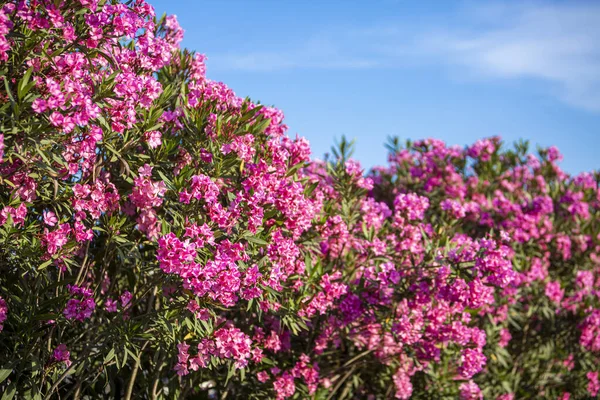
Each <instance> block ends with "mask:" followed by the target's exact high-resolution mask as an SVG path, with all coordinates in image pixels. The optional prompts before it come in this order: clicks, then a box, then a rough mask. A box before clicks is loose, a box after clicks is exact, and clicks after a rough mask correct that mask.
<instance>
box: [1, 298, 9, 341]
mask: <svg viewBox="0 0 600 400" xmlns="http://www.w3.org/2000/svg"><path fill="white" fill-rule="evenodd" d="M7 314H8V306H7V305H6V301H5V300H4V299H3V298H2V297H1V296H0V332H1V331H2V329H4V321H6V318H7Z"/></svg>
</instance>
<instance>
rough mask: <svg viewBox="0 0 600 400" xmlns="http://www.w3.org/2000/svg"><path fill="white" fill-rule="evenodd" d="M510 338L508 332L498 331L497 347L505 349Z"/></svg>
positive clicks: (503, 329) (504, 330)
mask: <svg viewBox="0 0 600 400" xmlns="http://www.w3.org/2000/svg"><path fill="white" fill-rule="evenodd" d="M511 338H512V336H511V334H510V331H509V330H508V329H506V328H502V330H501V331H500V340H499V341H498V346H500V347H506V345H507V344H508V342H510V339H511Z"/></svg>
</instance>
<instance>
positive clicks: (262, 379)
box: [256, 371, 269, 383]
mask: <svg viewBox="0 0 600 400" xmlns="http://www.w3.org/2000/svg"><path fill="white" fill-rule="evenodd" d="M256 379H258V381H259V382H262V383H265V382H266V381H268V380H269V374H268V373H267V372H266V371H260V372H259V373H257V374H256Z"/></svg>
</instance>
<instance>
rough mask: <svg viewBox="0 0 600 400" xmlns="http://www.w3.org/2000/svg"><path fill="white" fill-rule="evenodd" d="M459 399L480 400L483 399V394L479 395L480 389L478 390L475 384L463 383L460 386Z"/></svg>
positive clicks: (471, 382)
mask: <svg viewBox="0 0 600 400" xmlns="http://www.w3.org/2000/svg"><path fill="white" fill-rule="evenodd" d="M460 399H461V400H481V399H483V393H481V389H479V386H477V384H476V383H475V382H473V381H469V382H465V383H462V384H461V385H460Z"/></svg>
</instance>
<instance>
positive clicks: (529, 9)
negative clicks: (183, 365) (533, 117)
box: [209, 2, 600, 112]
mask: <svg viewBox="0 0 600 400" xmlns="http://www.w3.org/2000/svg"><path fill="white" fill-rule="evenodd" d="M466 4H467V3H466ZM468 4H469V5H470V6H469V7H467V6H464V7H462V8H460V9H457V10H454V12H451V13H450V14H449V15H443V17H444V18H443V19H440V16H439V15H437V17H436V18H437V19H436V20H434V19H433V18H432V19H430V20H429V21H424V22H423V21H422V22H420V23H410V22H407V21H403V22H398V23H395V24H390V23H386V24H382V25H379V26H377V25H376V26H361V27H354V28H352V29H347V28H340V27H338V28H331V29H329V30H328V31H327V32H317V33H313V35H312V36H311V39H309V40H307V41H306V42H305V43H303V44H300V45H297V46H294V45H288V46H285V47H282V48H281V49H276V50H271V51H260V52H249V53H246V54H237V53H229V54H220V55H219V54H213V56H212V57H211V59H210V60H211V61H210V64H209V66H210V67H211V68H217V69H235V70H245V71H275V70H286V69H332V70H344V69H373V68H399V67H414V66H415V65H424V64H429V65H445V66H448V67H452V68H453V69H457V70H458V71H459V73H460V74H461V76H465V77H470V76H471V77H472V76H477V77H484V78H488V79H489V78H496V79H497V78H503V79H517V78H528V79H536V80H539V81H541V82H544V83H545V84H546V87H547V88H548V92H549V93H550V94H552V95H555V96H558V98H559V99H561V100H562V101H564V102H566V103H568V104H571V105H573V106H576V107H580V108H584V109H587V110H591V111H596V112H600V4H597V3H580V2H569V3H567V2H565V3H523V2H520V3H519V2H515V3H495V4H493V5H490V3H487V4H486V5H485V6H481V3H468ZM425 17H426V16H425Z"/></svg>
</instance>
